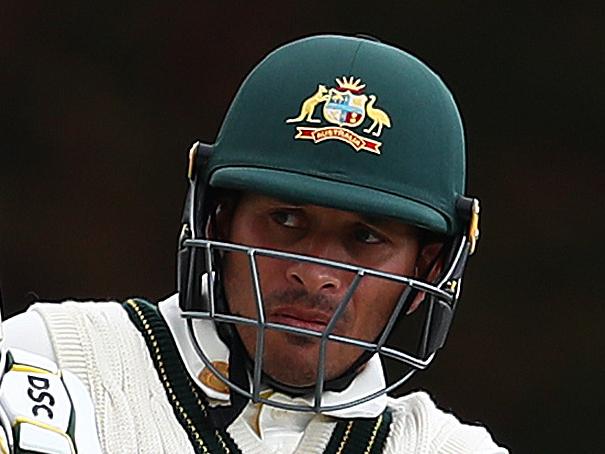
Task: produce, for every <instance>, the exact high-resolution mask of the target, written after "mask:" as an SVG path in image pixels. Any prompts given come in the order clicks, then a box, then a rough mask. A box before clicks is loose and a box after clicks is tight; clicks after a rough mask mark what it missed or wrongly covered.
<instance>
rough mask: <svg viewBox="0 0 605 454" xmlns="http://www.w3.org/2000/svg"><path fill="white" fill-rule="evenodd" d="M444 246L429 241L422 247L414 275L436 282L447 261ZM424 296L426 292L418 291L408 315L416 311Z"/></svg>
mask: <svg viewBox="0 0 605 454" xmlns="http://www.w3.org/2000/svg"><path fill="white" fill-rule="evenodd" d="M443 246H444V245H443V243H427V244H425V245H424V246H423V247H422V249H421V250H420V253H419V254H418V258H417V259H416V268H415V273H414V277H416V278H419V279H422V280H424V281H426V282H434V281H435V280H436V279H437V278H438V277H439V275H440V274H441V272H442V271H443V266H444V262H445V258H444V254H443ZM424 297H425V292H418V293H417V294H416V296H415V297H414V301H412V304H411V305H410V307H409V309H408V311H407V312H406V315H407V314H411V313H412V312H414V311H415V310H416V309H417V308H418V306H419V305H420V303H421V302H422V301H423V300H424Z"/></svg>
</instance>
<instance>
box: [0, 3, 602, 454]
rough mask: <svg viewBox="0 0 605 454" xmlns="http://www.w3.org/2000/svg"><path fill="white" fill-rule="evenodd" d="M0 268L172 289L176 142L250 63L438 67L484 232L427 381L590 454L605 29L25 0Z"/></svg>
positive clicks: (59, 290)
mask: <svg viewBox="0 0 605 454" xmlns="http://www.w3.org/2000/svg"><path fill="white" fill-rule="evenodd" d="M0 11H1V13H0V87H1V91H0V96H1V98H0V131H1V135H0V279H1V280H2V290H3V297H4V306H5V308H4V312H5V316H9V315H11V314H14V313H16V312H19V311H22V310H23V309H24V308H25V307H26V306H27V305H28V304H30V303H31V302H33V301H34V300H36V299H42V300H58V299H63V298H67V297H74V298H78V299H105V298H118V299H121V298H126V297H127V296H132V295H138V296H144V297H148V298H151V299H159V298H163V297H164V296H166V295H168V294H170V293H172V292H173V291H174V289H175V247H176V240H177V236H178V231H179V220H180V210H181V208H182V203H183V197H184V194H185V190H186V179H185V172H186V162H187V151H188V147H189V145H190V144H191V143H192V142H193V141H194V140H197V139H200V140H204V141H212V140H213V139H214V137H215V135H216V132H217V130H218V127H219V125H220V122H221V121H222V118H223V116H224V114H225V111H226V109H227V107H228V104H229V102H230V99H231V97H232V96H233V94H234V93H235V90H236V89H237V86H238V85H239V83H240V82H241V80H242V79H243V78H244V76H245V74H246V73H247V72H248V71H249V70H250V69H251V68H252V67H253V66H254V65H255V64H256V63H257V62H258V61H259V59H260V58H262V57H263V56H264V55H265V54H266V53H267V52H268V51H270V50H272V49H273V48H275V47H277V46H278V45H280V44H282V43H284V42H287V41H290V40H292V39H295V38H298V37H302V36H305V35H309V34H313V33H317V32H337V33H345V34H352V33H367V34H372V35H375V36H378V37H380V38H381V39H382V40H383V41H385V42H388V43H392V44H395V45H396V46H398V47H401V48H403V49H406V50H409V51H411V52H412V53H414V54H416V55H418V56H420V57H421V58H422V59H423V60H425V61H426V62H427V63H428V64H429V65H430V66H431V67H432V68H433V69H434V70H435V71H436V72H437V73H439V74H441V75H442V76H443V78H444V80H445V81H446V83H447V84H448V85H449V86H450V88H451V89H452V91H453V92H454V94H455V97H456V99H457V101H458V103H459V105H460V108H461V111H462V115H463V118H464V121H465V124H466V129H467V138H468V149H469V165H470V169H469V174H470V187H469V192H470V193H471V194H473V195H478V196H479V197H480V198H481V200H482V208H483V213H482V225H481V227H482V230H481V232H482V238H481V242H480V245H479V251H478V254H477V255H476V256H475V257H474V258H473V260H472V262H471V264H470V267H469V272H468V274H467V279H466V281H465V290H464V292H463V299H462V302H461V304H460V307H459V310H458V314H457V316H456V321H455V323H454V326H453V330H452V332H451V334H450V337H449V340H448V343H447V344H446V347H445V349H444V351H443V352H442V353H441V354H440V355H438V356H437V360H436V362H435V363H434V365H433V366H432V367H431V369H430V370H429V371H428V372H426V373H423V374H419V375H417V376H415V377H414V378H413V380H412V381H411V382H410V384H409V385H408V387H407V389H413V388H420V387H422V388H427V389H429V390H430V391H431V393H432V394H433V395H434V396H435V397H436V399H437V401H438V402H439V403H440V405H441V406H443V407H445V408H452V409H454V411H455V412H456V414H457V415H458V416H459V417H461V418H462V419H464V420H466V421H476V420H478V421H482V422H484V423H485V424H487V425H488V426H489V427H490V430H491V431H492V433H493V434H494V436H495V438H496V439H497V440H498V441H499V442H501V443H503V444H504V445H506V446H508V447H509V448H511V450H512V452H515V453H537V452H543V453H572V452H573V453H580V452H582V453H593V452H602V447H601V444H602V443H601V441H600V440H601V439H600V437H601V431H600V428H601V427H602V422H600V416H601V413H600V411H601V407H602V406H603V404H604V403H605V398H604V397H605V396H604V394H605V393H604V391H603V377H604V376H605V374H604V373H603V372H604V367H603V364H602V363H603V353H602V350H603V346H604V343H603V334H602V331H603V330H602V326H603V323H604V322H605V309H604V307H603V306H604V305H603V303H602V300H601V298H602V295H603V291H604V290H605V288H604V287H605V286H604V285H603V283H602V277H601V271H602V269H603V264H604V259H603V255H604V254H603V253H604V248H603V240H602V236H601V231H602V225H603V221H604V215H603V205H604V202H603V189H604V186H605V184H604V178H603V175H602V174H603V169H604V164H605V156H604V148H603V144H604V141H603V138H604V132H603V131H604V128H603V125H602V124H601V123H602V121H603V118H604V115H603V102H605V88H604V83H603V82H604V80H605V59H604V55H605V52H604V51H605V49H604V41H605V39H604V38H605V31H604V28H603V27H604V19H605V18H604V13H603V7H602V5H601V4H600V3H596V2H582V1H576V2H546V1H537V2H521V1H509V2H496V1H482V2H479V1H460V2H454V1H450V2H443V1H432V0H424V1H407V2H403V1H397V2H386V1H384V2H363V3H362V2H340V1H334V2H319V1H306V2H279V3H270V2H263V3H260V2H259V3H253V2H236V3H229V2H216V1H213V2H208V1H206V2H202V1H196V2H193V1H191V2H178V3H176V2H174V3H171V2H157V1H149V2H133V1H128V0H123V1H119V2H118V1H114V0H107V1H105V2H102V3H101V2H96V3H93V2H41V1H35V0H34V1H30V2H27V3H24V2H16V1H4V2H3V3H2V6H0Z"/></svg>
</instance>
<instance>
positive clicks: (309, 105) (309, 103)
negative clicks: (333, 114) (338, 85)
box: [286, 84, 328, 123]
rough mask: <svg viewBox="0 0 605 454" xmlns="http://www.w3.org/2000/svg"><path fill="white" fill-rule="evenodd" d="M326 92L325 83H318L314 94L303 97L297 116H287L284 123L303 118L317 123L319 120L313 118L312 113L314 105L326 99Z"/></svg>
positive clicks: (295, 121) (294, 121)
mask: <svg viewBox="0 0 605 454" xmlns="http://www.w3.org/2000/svg"><path fill="white" fill-rule="evenodd" d="M327 93H328V89H327V88H326V86H325V85H321V84H320V85H318V86H317V91H316V92H315V94H314V95H313V96H311V97H309V98H307V99H305V101H304V102H303V103H302V106H301V107H300V114H299V115H298V117H296V118H288V119H287V120H286V123H297V122H299V121H303V120H304V121H307V122H308V123H319V122H320V121H321V120H318V119H317V118H313V113H314V112H315V107H317V105H318V104H320V103H322V102H324V101H327V99H328V96H327Z"/></svg>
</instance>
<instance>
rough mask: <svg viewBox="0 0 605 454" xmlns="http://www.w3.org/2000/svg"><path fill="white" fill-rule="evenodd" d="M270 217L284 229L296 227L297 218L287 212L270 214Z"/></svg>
mask: <svg viewBox="0 0 605 454" xmlns="http://www.w3.org/2000/svg"><path fill="white" fill-rule="evenodd" d="M271 217H272V218H273V220H274V221H275V222H277V223H278V224H279V225H282V226H284V227H290V228H294V227H298V224H299V222H298V218H297V216H295V215H294V213H289V212H287V211H276V212H274V213H271Z"/></svg>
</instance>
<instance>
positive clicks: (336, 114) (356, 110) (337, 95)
mask: <svg viewBox="0 0 605 454" xmlns="http://www.w3.org/2000/svg"><path fill="white" fill-rule="evenodd" d="M328 96H329V97H328V101H327V102H326V103H325V104H324V106H323V116H324V118H325V119H326V120H327V121H329V122H330V123H334V124H337V125H338V126H348V127H350V128H354V127H356V126H359V125H360V124H361V123H362V122H363V120H364V119H365V117H366V109H365V107H366V102H367V100H368V97H367V96H366V95H356V94H354V93H351V91H350V90H338V89H336V88H330V91H329V92H328Z"/></svg>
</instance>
